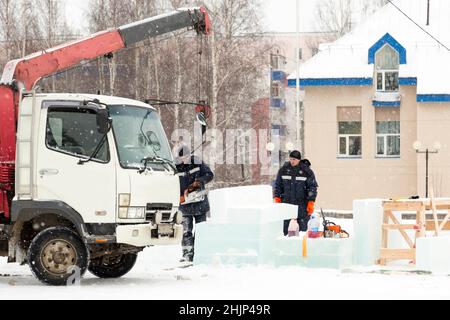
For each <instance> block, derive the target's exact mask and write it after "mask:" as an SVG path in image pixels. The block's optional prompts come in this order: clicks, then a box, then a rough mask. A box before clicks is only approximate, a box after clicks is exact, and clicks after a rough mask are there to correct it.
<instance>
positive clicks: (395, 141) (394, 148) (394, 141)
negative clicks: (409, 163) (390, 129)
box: [387, 135, 400, 156]
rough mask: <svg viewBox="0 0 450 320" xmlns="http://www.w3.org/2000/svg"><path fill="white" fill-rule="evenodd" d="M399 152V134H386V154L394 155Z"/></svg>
mask: <svg viewBox="0 0 450 320" xmlns="http://www.w3.org/2000/svg"><path fill="white" fill-rule="evenodd" d="M399 154H400V136H398V135H397V136H387V155H388V156H395V155H399Z"/></svg>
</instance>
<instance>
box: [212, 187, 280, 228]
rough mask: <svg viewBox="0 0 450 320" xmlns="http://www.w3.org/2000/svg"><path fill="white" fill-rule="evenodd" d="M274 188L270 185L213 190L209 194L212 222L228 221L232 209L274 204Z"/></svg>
mask: <svg viewBox="0 0 450 320" xmlns="http://www.w3.org/2000/svg"><path fill="white" fill-rule="evenodd" d="M272 194H273V192H272V187H271V186H268V185H259V186H245V187H237V188H225V189H218V190H213V191H211V192H210V193H209V203H210V206H211V220H213V221H217V222H219V221H222V222H225V221H226V220H227V209H228V208H230V207H243V206H246V207H249V206H259V205H264V204H270V203H273V198H272Z"/></svg>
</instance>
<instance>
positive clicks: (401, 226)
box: [381, 224, 417, 230]
mask: <svg viewBox="0 0 450 320" xmlns="http://www.w3.org/2000/svg"><path fill="white" fill-rule="evenodd" d="M381 227H382V228H384V229H387V230H398V229H402V230H414V229H416V227H417V225H415V224H383V225H382V226H381Z"/></svg>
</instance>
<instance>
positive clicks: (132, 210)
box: [119, 207, 145, 220]
mask: <svg viewBox="0 0 450 320" xmlns="http://www.w3.org/2000/svg"><path fill="white" fill-rule="evenodd" d="M119 218H120V219H130V220H131V219H133V220H141V219H145V207H129V208H119Z"/></svg>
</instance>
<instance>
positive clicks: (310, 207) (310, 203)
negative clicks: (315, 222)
mask: <svg viewBox="0 0 450 320" xmlns="http://www.w3.org/2000/svg"><path fill="white" fill-rule="evenodd" d="M306 212H308V215H309V216H310V215H312V214H313V213H314V201H308V205H307V207H306Z"/></svg>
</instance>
